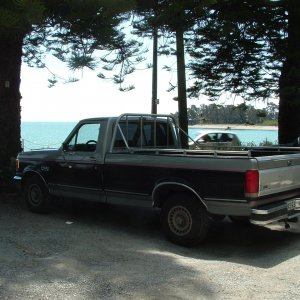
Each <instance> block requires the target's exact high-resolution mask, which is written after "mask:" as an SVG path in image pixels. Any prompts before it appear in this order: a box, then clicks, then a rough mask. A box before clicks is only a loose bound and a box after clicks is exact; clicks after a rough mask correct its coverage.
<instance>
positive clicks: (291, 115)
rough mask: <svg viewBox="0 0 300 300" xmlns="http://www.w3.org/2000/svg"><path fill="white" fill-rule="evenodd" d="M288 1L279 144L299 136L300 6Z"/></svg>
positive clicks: (294, 0)
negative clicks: (286, 42) (286, 47)
mask: <svg viewBox="0 0 300 300" xmlns="http://www.w3.org/2000/svg"><path fill="white" fill-rule="evenodd" d="M298 2H299V1H298V0H288V14H289V16H288V22H289V23H288V49H287V55H286V60H285V61H284V63H283V67H282V72H281V76H280V80H279V116H278V125H279V136H278V139H279V143H280V144H286V143H292V142H293V141H294V140H295V139H296V138H297V137H298V136H299V135H300V43H299V41H300V30H299V28H300V6H299V3H298Z"/></svg>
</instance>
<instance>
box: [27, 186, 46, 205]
mask: <svg viewBox="0 0 300 300" xmlns="http://www.w3.org/2000/svg"><path fill="white" fill-rule="evenodd" d="M42 199H43V193H42V190H41V188H40V187H39V186H38V185H37V184H34V185H31V186H30V188H29V190H28V200H29V202H30V203H31V204H32V205H33V206H38V205H39V204H40V203H41V201H42Z"/></svg>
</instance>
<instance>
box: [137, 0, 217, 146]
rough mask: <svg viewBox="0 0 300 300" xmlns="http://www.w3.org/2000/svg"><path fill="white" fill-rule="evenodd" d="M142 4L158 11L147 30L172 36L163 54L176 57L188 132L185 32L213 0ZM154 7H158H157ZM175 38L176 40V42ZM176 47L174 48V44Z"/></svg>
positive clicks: (181, 118) (181, 110) (180, 108)
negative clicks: (156, 30) (157, 30)
mask: <svg viewBox="0 0 300 300" xmlns="http://www.w3.org/2000/svg"><path fill="white" fill-rule="evenodd" d="M138 2H139V3H140V6H141V7H143V8H144V9H145V8H148V9H152V10H155V14H152V15H150V16H149V15H148V16H146V22H145V23H146V27H144V29H145V28H146V30H147V29H148V28H149V27H147V25H148V26H150V28H160V29H161V31H162V32H163V33H164V34H166V33H168V34H169V35H170V36H171V37H172V38H173V41H171V45H170V47H169V49H166V48H165V49H164V53H168V54H174V55H176V59H177V89H178V97H177V101H178V112H179V113H178V119H179V126H180V128H181V129H182V130H183V132H187V131H188V115H187V95H186V68H185V40H184V37H185V34H186V33H187V32H188V31H189V30H190V29H191V28H192V27H193V26H194V24H195V21H196V16H198V15H199V14H200V15H201V14H202V11H203V9H204V7H206V6H208V5H209V4H210V3H214V2H215V1H214V0H202V1H199V0H188V1H187V0H172V1H170V0H159V1H144V0H140V1H138ZM154 8H155V9H154ZM174 41H175V42H174ZM174 43H175V44H176V49H172V46H173V44H174ZM183 132H181V136H180V138H181V143H182V146H183V147H184V148H188V138H187V136H186V135H185V134H184V133H183Z"/></svg>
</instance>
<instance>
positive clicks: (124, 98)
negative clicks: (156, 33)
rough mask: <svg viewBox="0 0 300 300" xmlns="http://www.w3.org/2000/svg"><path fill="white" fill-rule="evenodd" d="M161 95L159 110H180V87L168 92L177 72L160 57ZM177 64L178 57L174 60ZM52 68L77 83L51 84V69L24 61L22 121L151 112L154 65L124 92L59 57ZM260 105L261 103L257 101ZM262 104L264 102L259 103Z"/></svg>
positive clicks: (51, 62) (190, 102) (226, 101)
mask: <svg viewBox="0 0 300 300" xmlns="http://www.w3.org/2000/svg"><path fill="white" fill-rule="evenodd" d="M158 62H159V66H158V99H159V104H158V107H157V112H158V113H161V114H169V113H175V112H176V111H178V102H177V101H174V100H173V98H174V97H176V96H177V90H176V89H175V90H174V91H172V92H167V89H168V88H169V82H172V84H173V85H176V83H177V78H176V73H170V72H167V71H165V70H163V65H165V64H166V63H167V62H166V61H164V60H163V59H161V58H160V57H159V59H158ZM172 63H173V64H174V61H173V62H172ZM46 65H47V67H48V69H49V70H50V71H51V72H53V73H55V74H57V75H59V76H61V77H63V78H70V77H77V78H79V79H80V80H79V81H78V82H73V83H67V84H63V83H57V84H56V85H55V86H54V87H52V88H49V87H48V84H49V83H48V79H49V78H51V76H52V75H51V72H50V71H49V70H47V69H46V68H44V69H38V68H30V67H28V66H27V65H26V64H24V63H23V64H22V70H21V87H20V91H21V95H22V99H21V120H22V122H41V121H42V122H77V121H79V120H81V119H84V118H90V117H105V116H118V115H120V114H122V113H150V112H151V101H152V69H146V70H140V71H135V72H134V73H133V74H131V75H128V77H127V79H126V82H127V83H128V84H133V85H134V86H135V89H133V90H131V91H129V92H121V91H119V90H118V86H117V85H116V84H114V83H113V82H111V81H109V80H104V79H100V78H98V77H97V72H96V71H91V70H89V69H86V68H85V69H84V70H83V71H77V72H76V73H73V72H72V71H70V70H69V69H68V68H67V67H66V66H65V65H64V64H63V63H62V62H60V61H59V60H58V59H56V58H53V57H49V58H47V60H46ZM239 102H240V100H239V99H232V97H223V99H221V100H220V102H219V104H238V103H239ZM193 104H194V105H196V106H199V105H201V104H209V102H208V101H207V99H206V98H205V97H204V96H202V97H200V98H199V99H193V100H191V99H188V103H187V105H188V107H190V106H191V105H193ZM255 106H257V104H255ZM258 106H260V107H259V108H261V104H258Z"/></svg>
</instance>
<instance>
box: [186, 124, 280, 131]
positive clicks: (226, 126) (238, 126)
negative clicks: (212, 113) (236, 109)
mask: <svg viewBox="0 0 300 300" xmlns="http://www.w3.org/2000/svg"><path fill="white" fill-rule="evenodd" d="M189 127H191V128H205V129H206V128H212V129H214V128H220V129H227V130H234V129H247V130H251V129H252V130H278V126H261V125H245V124H197V125H189Z"/></svg>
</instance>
